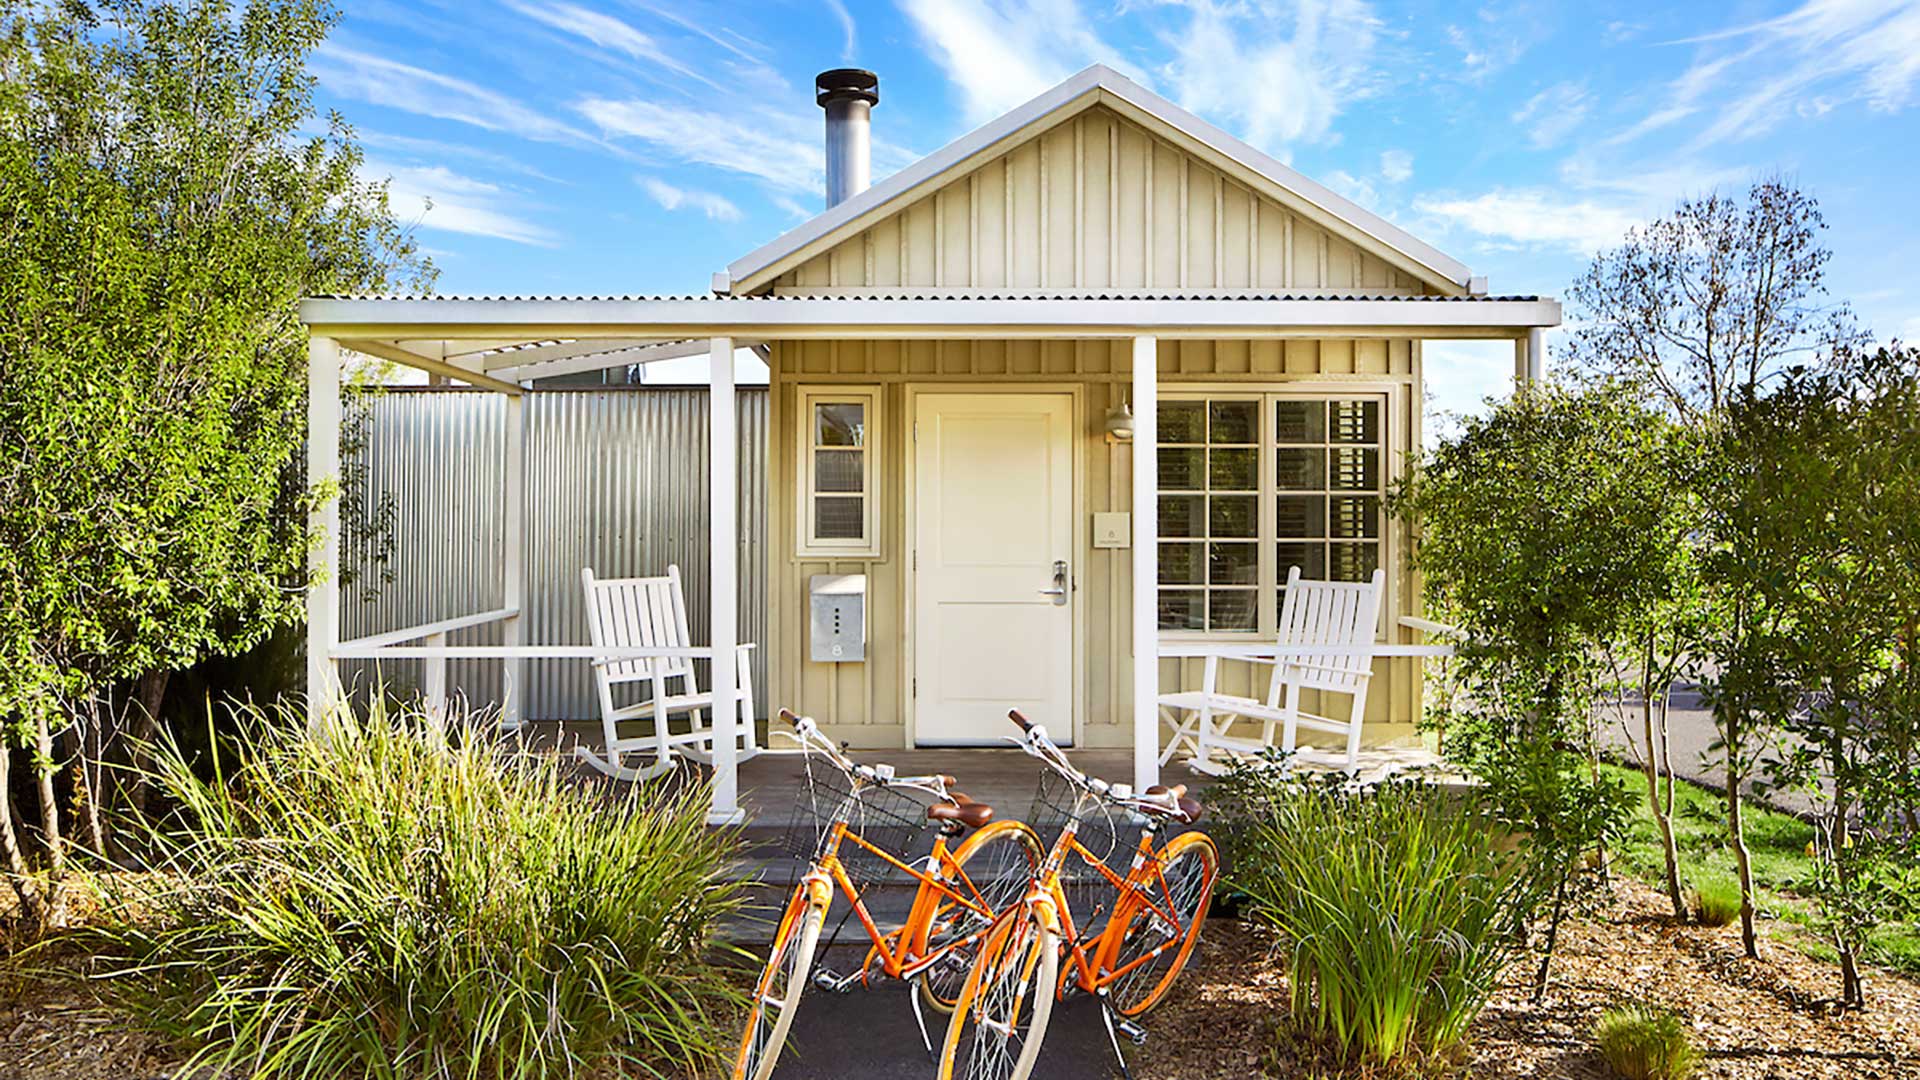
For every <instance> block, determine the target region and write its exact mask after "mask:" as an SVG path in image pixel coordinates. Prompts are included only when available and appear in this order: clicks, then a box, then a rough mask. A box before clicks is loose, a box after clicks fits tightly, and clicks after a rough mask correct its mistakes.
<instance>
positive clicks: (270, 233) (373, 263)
mask: <svg viewBox="0 0 1920 1080" xmlns="http://www.w3.org/2000/svg"><path fill="white" fill-rule="evenodd" d="M336 18H337V15H336V13H335V12H334V11H333V10H332V9H331V8H330V7H329V6H328V5H326V4H325V3H323V2H322V0H252V2H250V3H248V4H247V5H246V6H245V8H244V9H243V10H239V11H235V10H234V9H233V6H232V5H231V4H229V3H227V2H225V0H192V2H190V3H185V4H180V5H176V4H172V3H163V2H148V0H94V2H87V0H68V2H66V3H63V4H60V5H57V6H52V7H45V6H39V5H30V6H27V7H24V8H18V7H16V8H13V9H10V10H9V11H8V12H7V13H6V14H4V15H0V237H3V238H4V243H3V244H0V462H4V463H5V465H4V466H3V467H0V725H4V729H5V734H6V739H5V743H6V745H20V744H23V743H24V744H26V745H29V746H31V748H32V767H33V770H34V772H35V773H36V774H37V777H38V781H39V784H38V787H39V792H40V796H39V802H40V832H41V840H42V843H43V845H44V846H45V848H46V850H47V851H48V859H49V868H50V870H51V871H52V872H53V874H54V876H55V878H56V879H57V877H58V873H59V870H60V868H61V865H62V860H63V858H64V855H63V846H64V844H63V839H62V832H61V824H60V819H59V800H58V799H57V798H55V797H54V796H55V792H54V786H53V782H54V774H55V770H56V769H57V767H58V761H57V756H56V746H55V736H56V734H57V733H58V732H59V731H61V730H62V729H64V730H65V731H66V732H67V733H68V736H67V741H68V742H69V744H70V745H72V744H76V743H77V744H78V746H79V747H80V749H81V760H82V762H83V764H87V763H91V764H93V765H97V762H98V760H99V756H98V755H99V753H100V752H101V751H102V748H103V747H104V743H105V739H106V732H107V729H108V725H109V721H110V718H111V715H112V714H113V713H114V712H115V711H116V710H115V708H114V706H113V704H112V702H111V700H110V697H111V695H112V693H113V692H114V690H115V688H116V687H120V686H124V685H126V683H127V682H128V681H138V683H139V685H140V689H139V692H138V694H137V697H139V698H140V699H141V703H142V704H141V706H140V707H137V708H136V709H134V710H133V715H134V717H135V718H136V719H140V718H150V717H151V716H152V715H153V713H154V712H155V711H156V710H157V704H158V696H159V693H160V691H161V690H163V688H164V685H165V681H164V680H165V673H166V672H168V671H171V670H174V669H177V668H180V667H183V666H186V665H188V664H191V663H193V662H194V661H196V660H198V659H200V658H203V657H206V656H209V655H231V654H234V653H236V652H239V651H241V650H244V649H246V648H247V647H249V646H250V645H252V644H253V643H255V642H257V641H258V640H260V639H261V638H262V637H263V636H265V635H266V634H267V633H268V632H269V631H270V630H271V629H272V628H273V627H275V626H276V625H284V624H286V623H287V622H289V621H291V620H295V619H297V618H298V617H299V611H300V609H299V601H300V597H301V594H302V590H303V588H304V586H305V584H306V577H307V571H306V565H305V564H306V553H307V551H308V550H309V538H308V537H307V535H306V524H305V507H306V506H307V505H308V500H309V499H310V498H311V497H312V495H311V493H309V492H308V491H307V490H306V485H305V481H304V478H303V477H302V475H301V473H300V470H299V467H298V462H299V458H300V448H301V446H302V440H303V438H304V427H305V425H304V415H305V388H306V381H305V352H306V350H305V334H304V332H303V330H302V328H301V326H300V324H299V321H298V317H297V311H296V303H297V301H298V299H299V298H300V297H301V296H303V295H310V294H314V293H327V292H378V291H386V290H389V289H391V288H394V287H398V286H402V285H413V286H417V287H425V286H426V285H428V284H430V281H431V274H432V268H431V266H430V265H429V264H427V263H426V262H425V261H424V260H423V259H421V258H420V257H419V256H418V254H417V251H416V249H415V246H414V244H413V241H412V239H411V238H410V236H409V235H408V234H407V233H406V232H405V231H404V230H403V229H402V228H401V227H400V226H399V224H398V223H396V221H395V220H394V218H393V217H392V215H391V214H390V212H389V210H388V205H387V198H386V192H385V188H384V186H383V185H379V184H370V183H367V182H365V181H363V180H362V179H361V178H360V176H359V171H358V170H359V167H360V165H361V155H360V152H359V150H358V149H357V148H356V146H355V145H354V143H353V141H352V133H351V131H350V129H348V128H347V126H346V125H345V124H344V122H343V121H342V120H341V119H340V118H339V117H338V116H330V117H329V118H328V119H327V121H326V123H325V125H324V127H325V133H324V134H319V135H310V134H305V132H306V131H307V130H308V125H309V124H310V121H311V119H312V117H313V111H314V110H313V105H312V86H313V80H312V78H311V77H310V76H309V75H308V74H307V73H306V70H305V66H304V65H305V59H306V56H307V54H308V53H309V52H310V51H311V50H312V49H313V48H314V47H315V46H316V45H317V44H318V43H319V42H320V41H321V40H322V39H323V38H324V37H325V35H326V33H327V32H328V30H329V28H330V27H331V26H332V25H333V23H334V21H335V20H336ZM76 785H77V788H78V791H77V798H78V800H79V801H80V803H81V804H82V805H84V806H86V807H88V808H96V807H97V806H98V805H99V802H100V800H101V799H102V798H104V797H105V795H106V793H105V792H104V791H103V790H102V784H101V777H100V774H99V771H98V769H97V768H83V769H82V770H81V771H80V773H79V775H78V776H77V777H76ZM12 817H13V815H12V813H11V810H10V808H9V813H7V814H0V818H4V819H5V821H6V827H5V830H4V831H5V833H6V836H5V840H6V848H7V852H8V858H9V862H10V866H9V869H10V871H11V875H10V877H11V879H12V880H14V882H15V884H16V888H22V889H23V896H22V899H23V902H24V903H28V904H29V905H30V907H32V908H33V909H34V910H40V911H42V913H45V912H44V907H45V905H38V904H36V903H35V902H34V901H32V900H30V899H28V897H27V896H25V895H24V886H23V885H22V881H23V879H22V878H21V876H20V875H21V874H22V873H23V872H24V864H23V861H22V860H21V858H19V856H18V854H17V853H18V852H19V851H20V849H21V845H20V843H19V842H18V838H17V836H16V835H15V834H14V832H13V828H12ZM93 820H94V821H97V820H98V818H97V811H95V816H94V817H93ZM94 839H95V840H98V839H99V837H98V836H97V835H96V836H95V837H94ZM52 895H53V896H55V897H57V896H58V892H57V889H55V890H54V892H53V893H52Z"/></svg>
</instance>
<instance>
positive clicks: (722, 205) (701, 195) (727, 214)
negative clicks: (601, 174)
mask: <svg viewBox="0 0 1920 1080" xmlns="http://www.w3.org/2000/svg"><path fill="white" fill-rule="evenodd" d="M640 187H641V188H642V189H643V190H645V191H646V193H647V195H648V196H649V197H650V198H652V199H653V201H654V202H657V203H659V204H660V207H661V209H663V210H680V209H687V210H698V211H700V212H701V213H703V214H705V215H707V217H708V218H709V219H710V220H713V221H739V220H740V208H739V207H737V206H735V205H733V203H731V202H729V201H727V199H726V197H725V196H722V195H718V194H716V193H714V192H711V191H694V190H690V189H688V188H681V187H675V186H673V185H672V184H669V183H667V182H666V181H665V180H661V179H659V178H657V177H652V176H643V177H640Z"/></svg>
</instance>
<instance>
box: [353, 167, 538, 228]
mask: <svg viewBox="0 0 1920 1080" xmlns="http://www.w3.org/2000/svg"><path fill="white" fill-rule="evenodd" d="M361 175H362V176H364V177H366V178H367V179H368V180H372V181H379V180H386V181H387V197H388V201H389V202H390V204H391V205H392V207H393V212H394V215H395V216H396V217H398V218H400V219H401V220H403V221H413V222H417V223H418V224H419V225H420V227H421V228H424V229H440V230H443V231H446V232H457V233H466V234H467V235H469V236H489V237H493V238H494V239H497V240H510V241H512V242H514V243H516V244H533V245H537V246H541V247H552V246H554V245H555V244H557V243H558V241H559V238H558V237H557V236H555V235H554V233H553V232H552V231H550V230H548V229H546V228H543V227H541V226H539V225H536V224H534V223H533V222H530V221H528V220H526V219H525V218H522V217H519V216H517V215H516V214H514V213H512V212H510V211H508V210H506V209H504V208H503V207H504V206H506V205H508V204H513V203H517V202H518V201H519V200H518V198H517V197H516V196H515V195H514V193H512V192H510V191H507V190H505V189H503V188H501V187H500V186H499V185H497V184H492V183H488V182H487V181H484V180H476V179H473V178H472V177H469V176H464V175H462V174H460V173H457V172H454V171H453V170H451V169H448V168H446V167H445V166H439V165H435V166H410V165H399V166H395V165H386V164H382V163H380V162H373V161H369V162H367V163H365V164H364V165H363V166H362V167H361Z"/></svg>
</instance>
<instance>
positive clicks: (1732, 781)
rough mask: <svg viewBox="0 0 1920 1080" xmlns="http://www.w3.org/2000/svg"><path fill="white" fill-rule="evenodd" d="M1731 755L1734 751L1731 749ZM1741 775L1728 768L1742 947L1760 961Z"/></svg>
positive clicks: (1729, 825)
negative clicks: (1743, 819)
mask: <svg viewBox="0 0 1920 1080" xmlns="http://www.w3.org/2000/svg"><path fill="white" fill-rule="evenodd" d="M1729 752H1731V748H1729ZM1740 781H1741V775H1740V772H1739V770H1737V769H1733V768H1731V767H1730V768H1728V769H1727V838H1728V839H1729V840H1730V841H1731V842H1732V844H1733V864H1734V867H1735V869H1736V870H1737V871H1738V872H1739V875H1740V947H1741V948H1743V949H1745V950H1746V952H1747V956H1748V957H1750V958H1751V959H1754V960H1758V959H1760V943H1759V939H1758V938H1757V937H1756V936H1755V934H1754V930H1753V855H1752V853H1751V852H1749V851H1748V850H1747V834H1746V828H1745V826H1744V825H1743V824H1742V821H1741V798H1740Z"/></svg>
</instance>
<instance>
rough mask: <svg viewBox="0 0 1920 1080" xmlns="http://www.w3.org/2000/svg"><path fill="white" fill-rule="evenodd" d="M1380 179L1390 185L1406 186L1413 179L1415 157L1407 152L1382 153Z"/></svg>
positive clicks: (1392, 151) (1389, 151)
mask: <svg viewBox="0 0 1920 1080" xmlns="http://www.w3.org/2000/svg"><path fill="white" fill-rule="evenodd" d="M1380 178H1381V179H1382V180H1385V181H1386V182H1387V183H1389V184H1404V183H1406V182H1407V181H1409V180H1411V179H1413V155H1412V154H1409V153H1407V152H1406V151H1405V150H1388V151H1386V152H1385V153H1382V154H1381V155H1380Z"/></svg>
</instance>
